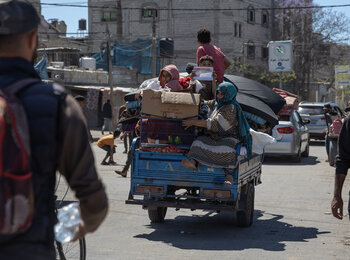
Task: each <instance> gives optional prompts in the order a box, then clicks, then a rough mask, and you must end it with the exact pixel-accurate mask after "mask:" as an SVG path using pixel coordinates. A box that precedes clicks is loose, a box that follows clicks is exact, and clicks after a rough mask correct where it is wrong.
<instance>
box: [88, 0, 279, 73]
mask: <svg viewBox="0 0 350 260" xmlns="http://www.w3.org/2000/svg"><path fill="white" fill-rule="evenodd" d="M198 3H200V5H199V4H198ZM88 4H89V24H88V27H89V33H90V43H92V45H91V51H92V52H99V51H100V48H101V46H103V44H104V42H105V41H106V40H107V37H108V36H107V34H106V32H107V30H108V31H109V35H110V37H111V40H112V41H117V40H119V41H123V42H131V41H133V40H135V39H138V38H143V39H151V38H152V35H153V33H155V36H156V38H158V39H161V38H170V39H172V40H173V43H174V51H173V55H171V57H163V58H162V57H161V66H163V65H166V64H169V63H173V64H175V65H177V66H178V67H179V69H180V70H184V68H185V66H186V64H187V63H188V62H195V59H196V49H197V47H198V44H197V31H198V30H199V29H201V28H207V29H209V30H210V31H211V32H212V43H213V44H215V45H216V46H218V47H220V48H221V50H222V51H223V52H224V53H225V55H226V56H227V57H228V58H229V59H230V60H232V61H236V62H237V63H238V64H253V65H256V64H260V65H263V66H265V67H267V65H266V64H267V58H268V49H267V43H268V42H269V41H270V40H274V37H275V36H274V35H275V31H276V28H275V23H274V17H275V16H274V13H273V9H271V7H274V0H245V1H242V0H202V1H196V0H147V1H140V0H117V1H115V0H114V1H108V0H89V1H88ZM102 7H103V8H102ZM198 9H205V10H198ZM153 12H155V13H153ZM153 14H154V16H155V18H153Z"/></svg>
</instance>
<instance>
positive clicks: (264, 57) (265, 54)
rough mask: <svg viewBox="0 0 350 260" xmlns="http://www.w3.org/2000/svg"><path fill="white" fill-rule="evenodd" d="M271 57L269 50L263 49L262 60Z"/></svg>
mask: <svg viewBox="0 0 350 260" xmlns="http://www.w3.org/2000/svg"><path fill="white" fill-rule="evenodd" d="M268 57H269V48H267V47H261V59H263V60H266V59H267V58H268Z"/></svg>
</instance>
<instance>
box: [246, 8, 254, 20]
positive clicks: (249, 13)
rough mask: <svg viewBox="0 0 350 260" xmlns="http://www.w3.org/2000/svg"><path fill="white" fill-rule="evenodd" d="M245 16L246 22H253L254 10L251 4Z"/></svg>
mask: <svg viewBox="0 0 350 260" xmlns="http://www.w3.org/2000/svg"><path fill="white" fill-rule="evenodd" d="M247 17H248V23H255V10H254V7H252V6H249V7H248V13H247Z"/></svg>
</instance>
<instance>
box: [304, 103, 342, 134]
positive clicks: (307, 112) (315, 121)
mask: <svg viewBox="0 0 350 260" xmlns="http://www.w3.org/2000/svg"><path fill="white" fill-rule="evenodd" d="M325 104H326V103H321V102H301V103H300V104H299V108H298V112H299V114H300V116H301V118H302V119H303V120H307V119H308V120H310V123H309V124H308V125H307V127H308V128H309V132H310V138H313V139H319V140H323V139H324V137H325V134H326V131H327V124H326V118H325V116H324V112H323V106H324V105H325ZM329 104H330V105H331V109H332V112H334V113H336V114H338V116H339V117H343V116H344V114H343V112H342V111H341V109H340V108H339V107H338V105H337V104H335V103H329Z"/></svg>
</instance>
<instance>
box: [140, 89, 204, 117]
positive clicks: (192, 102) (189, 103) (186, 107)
mask: <svg viewBox="0 0 350 260" xmlns="http://www.w3.org/2000/svg"><path fill="white" fill-rule="evenodd" d="M199 104H200V95H199V94H193V93H181V92H165V91H158V90H152V89H147V90H144V91H143V94H142V113H143V114H147V115H152V116H159V117H164V118H179V119H183V118H190V117H196V116H198V108H199Z"/></svg>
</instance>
